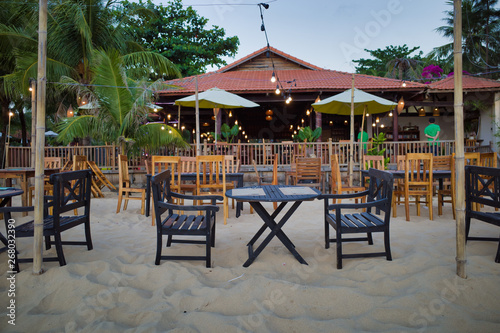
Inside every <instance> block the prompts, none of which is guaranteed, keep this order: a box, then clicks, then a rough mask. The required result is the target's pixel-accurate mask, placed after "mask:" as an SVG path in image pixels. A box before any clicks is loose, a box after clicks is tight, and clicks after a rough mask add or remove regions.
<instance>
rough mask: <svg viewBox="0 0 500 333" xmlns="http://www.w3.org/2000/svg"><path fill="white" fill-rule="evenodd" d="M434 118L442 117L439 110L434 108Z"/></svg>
mask: <svg viewBox="0 0 500 333" xmlns="http://www.w3.org/2000/svg"><path fill="white" fill-rule="evenodd" d="M432 116H433V117H439V116H440V113H439V108H434V111H432Z"/></svg>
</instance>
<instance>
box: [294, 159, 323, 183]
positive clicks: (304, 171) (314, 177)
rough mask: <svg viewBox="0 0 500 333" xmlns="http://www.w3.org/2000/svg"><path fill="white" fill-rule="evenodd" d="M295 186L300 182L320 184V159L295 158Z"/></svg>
mask: <svg viewBox="0 0 500 333" xmlns="http://www.w3.org/2000/svg"><path fill="white" fill-rule="evenodd" d="M295 180H296V184H300V183H301V182H306V183H307V182H312V183H314V184H320V183H321V159H320V158H317V157H301V158H297V160H296V165H295Z"/></svg>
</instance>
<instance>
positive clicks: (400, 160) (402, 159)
mask: <svg viewBox="0 0 500 333" xmlns="http://www.w3.org/2000/svg"><path fill="white" fill-rule="evenodd" d="M405 164H406V155H398V156H396V168H397V169H398V170H404V169H405Z"/></svg>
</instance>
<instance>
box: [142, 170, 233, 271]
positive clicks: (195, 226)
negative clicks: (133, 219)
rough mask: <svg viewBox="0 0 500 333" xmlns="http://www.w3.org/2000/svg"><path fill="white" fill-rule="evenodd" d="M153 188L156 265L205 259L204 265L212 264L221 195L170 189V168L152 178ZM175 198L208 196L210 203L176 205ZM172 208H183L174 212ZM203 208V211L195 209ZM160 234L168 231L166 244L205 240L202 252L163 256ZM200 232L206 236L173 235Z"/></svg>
mask: <svg viewBox="0 0 500 333" xmlns="http://www.w3.org/2000/svg"><path fill="white" fill-rule="evenodd" d="M151 186H152V188H153V205H154V209H155V218H156V237H157V242H156V259H155V265H159V264H160V261H161V260H162V259H163V260H205V261H206V266H207V267H211V247H214V246H215V215H216V212H217V211H218V210H219V207H217V206H216V201H217V200H219V201H223V200H224V198H223V197H222V196H220V195H203V196H195V195H183V194H179V193H175V192H171V191H170V170H166V171H163V172H161V173H159V174H157V175H155V176H154V177H152V179H151ZM174 198H177V199H184V200H200V201H201V200H210V203H211V204H210V205H198V206H188V205H175V204H172V201H173V200H174ZM174 210H175V211H182V212H183V214H180V213H179V214H177V213H175V212H174ZM186 211H187V212H193V215H184V212H186ZM198 211H204V212H205V214H204V215H197V214H196V213H195V212H198ZM163 235H167V236H168V238H167V247H169V246H170V245H171V244H172V243H190V244H205V246H206V253H205V256H179V255H176V256H162V255H161V250H162V240H163ZM179 235H180V236H203V237H205V240H196V239H173V236H179Z"/></svg>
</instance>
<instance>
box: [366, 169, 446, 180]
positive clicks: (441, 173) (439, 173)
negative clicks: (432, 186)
mask: <svg viewBox="0 0 500 333" xmlns="http://www.w3.org/2000/svg"><path fill="white" fill-rule="evenodd" d="M384 171H387V172H390V173H391V174H392V175H393V176H394V178H400V179H403V178H405V171H404V170H384ZM361 173H362V174H363V176H365V177H368V170H362V171H361ZM432 177H433V178H436V179H439V178H450V177H451V170H432Z"/></svg>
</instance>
